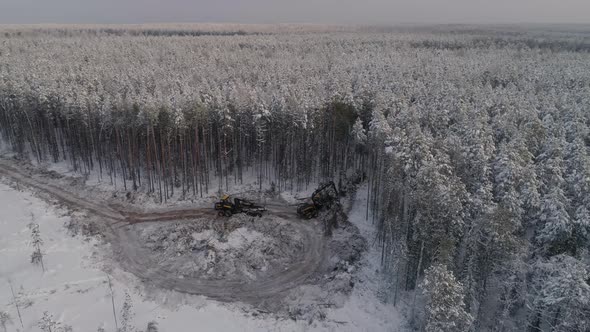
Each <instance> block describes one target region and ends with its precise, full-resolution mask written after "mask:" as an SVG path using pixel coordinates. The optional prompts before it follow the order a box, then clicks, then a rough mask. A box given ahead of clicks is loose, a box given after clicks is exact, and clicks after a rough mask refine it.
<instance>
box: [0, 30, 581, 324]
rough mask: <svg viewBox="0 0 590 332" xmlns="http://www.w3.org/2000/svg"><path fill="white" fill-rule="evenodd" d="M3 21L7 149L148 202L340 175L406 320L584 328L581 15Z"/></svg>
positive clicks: (0, 108)
mask: <svg viewBox="0 0 590 332" xmlns="http://www.w3.org/2000/svg"><path fill="white" fill-rule="evenodd" d="M23 29H24V30H23V31H22V33H21V31H18V32H17V30H14V28H11V29H6V31H5V32H4V33H3V34H2V35H1V36H0V44H1V45H2V47H1V48H0V134H1V137H2V140H3V141H4V142H5V143H6V144H8V145H9V146H10V147H11V148H12V149H13V150H14V151H15V152H16V153H19V154H21V155H23V156H31V158H33V159H35V160H36V161H38V162H41V161H51V162H58V161H64V160H65V161H67V162H69V163H70V164H71V166H72V167H74V168H75V169H77V170H79V171H80V172H83V173H87V172H90V171H96V172H98V173H99V174H100V175H101V176H102V177H103V178H104V179H106V180H108V181H111V182H113V183H116V184H117V185H118V186H122V187H123V188H125V189H126V190H129V191H131V190H143V191H146V192H150V193H153V195H155V196H157V197H158V199H159V200H161V201H162V202H165V201H167V200H168V199H170V198H171V197H182V198H185V197H195V196H196V197H203V196H205V195H210V194H213V193H215V192H218V191H224V190H227V189H228V188H229V187H230V184H231V183H240V182H242V181H245V180H246V177H247V176H251V175H252V174H254V175H255V176H256V178H257V180H258V183H259V185H260V186H261V188H262V186H264V187H267V186H269V185H271V184H274V185H275V186H276V188H277V189H278V190H280V191H285V190H290V191H300V190H303V189H306V188H308V187H314V186H315V185H316V184H317V183H318V182H322V181H325V180H327V179H333V180H335V181H336V183H339V184H340V185H342V183H345V182H346V181H347V180H349V179H352V178H354V177H356V176H359V177H360V178H361V179H362V180H363V181H366V183H367V186H366V187H361V188H364V189H363V190H367V192H366V194H368V197H369V203H368V205H367V207H366V208H367V211H366V214H367V217H368V218H372V220H373V221H374V223H375V224H376V225H378V229H379V237H378V239H375V240H376V241H377V243H378V244H379V245H380V247H381V248H382V259H381V261H382V266H383V268H382V275H383V278H384V279H385V281H386V282H385V283H384V285H385V288H384V292H385V293H386V294H387V300H388V301H391V302H392V303H394V304H395V305H399V306H407V308H408V311H409V316H410V319H411V322H412V324H413V327H414V328H416V329H425V330H427V331H467V330H472V331H482V330H494V331H588V330H590V256H589V253H588V249H590V233H589V232H590V148H589V147H590V130H589V128H590V67H589V64H590V32H589V31H590V28H589V29H585V28H583V27H571V28H568V27H559V28H552V27H535V28H531V29H524V28H519V27H460V26H459V27H451V26H449V27H438V28H420V29H418V28H416V29H409V28H404V29H401V28H400V29H385V28H368V27H366V28H358V29H348V30H347V29H336V28H334V29H329V30H327V31H326V32H321V31H320V32H318V31H316V30H317V29H318V28H317V27H314V29H310V31H306V30H305V29H302V30H301V31H299V30H297V29H292V30H288V29H286V30H283V31H281V32H280V33H272V31H271V30H269V29H263V30H259V31H258V30H252V31H250V30H248V29H245V30H244V29H243V27H240V28H239V29H237V30H231V29H230V30H228V31H223V30H215V31H212V32H210V33H208V32H207V31H199V30H191V29H190V28H189V27H185V28H184V29H186V30H179V29H181V28H179V27H174V28H173V29H169V30H166V29H162V30H156V29H152V30H145V31H144V32H141V33H140V32H138V31H141V30H137V29H135V30H133V32H131V33H123V32H124V31H125V30H124V28H118V27H117V28H113V29H98V28H97V29H95V30H94V29H87V28H68V29H69V30H68V29H66V28H63V29H61V28H60V29H56V30H55V31H53V30H51V29H47V30H34V29H31V28H26V29H25V28H23ZM64 29H65V30H64ZM64 31H66V32H67V33H66V32H64ZM232 31H233V32H235V33H233V32H232Z"/></svg>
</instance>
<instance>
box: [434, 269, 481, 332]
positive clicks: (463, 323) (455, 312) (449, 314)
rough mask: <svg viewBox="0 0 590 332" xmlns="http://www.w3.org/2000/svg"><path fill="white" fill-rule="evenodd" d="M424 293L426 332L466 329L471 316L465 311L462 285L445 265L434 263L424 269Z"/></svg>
mask: <svg viewBox="0 0 590 332" xmlns="http://www.w3.org/2000/svg"><path fill="white" fill-rule="evenodd" d="M422 288H423V290H424V294H425V295H426V319H425V325H426V327H425V330H426V331H427V332H456V331H467V330H468V329H469V327H470V326H471V323H472V321H473V317H472V316H471V315H470V314H468V313H467V312H466V311H465V304H464V303H463V297H464V293H463V286H462V285H461V283H460V282H458V281H457V280H456V279H455V277H454V276H453V273H452V272H451V271H449V270H448V269H447V267H446V265H442V264H434V265H432V266H431V267H430V268H428V269H427V270H426V273H425V276H424V281H423V283H422Z"/></svg>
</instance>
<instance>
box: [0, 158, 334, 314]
mask: <svg viewBox="0 0 590 332" xmlns="http://www.w3.org/2000/svg"><path fill="white" fill-rule="evenodd" d="M0 176H4V177H7V178H9V179H12V180H15V181H18V183H20V184H21V185H26V186H28V187H30V188H34V189H36V190H38V191H40V192H43V193H45V194H49V195H50V196H52V197H54V198H56V199H58V200H59V201H60V202H61V203H63V204H65V205H67V206H68V207H70V208H72V209H82V210H85V211H87V212H88V213H89V214H92V215H94V216H96V217H98V219H99V220H101V221H102V222H104V223H106V225H107V226H108V227H107V228H108V229H109V230H110V232H109V233H110V234H105V236H106V238H107V241H109V242H110V243H111V244H112V246H113V248H114V250H115V251H116V254H117V256H118V259H119V260H120V261H119V263H120V266H121V268H123V269H124V270H126V271H128V272H130V273H133V274H134V275H135V276H137V277H138V278H140V279H142V280H143V281H144V282H146V283H148V284H152V285H154V286H157V287H161V288H165V289H171V290H175V291H178V292H182V293H190V294H197V295H204V296H207V297H210V298H213V299H216V300H219V301H243V302H248V303H252V304H259V303H264V302H265V301H268V300H270V299H272V298H277V297H280V296H282V295H283V294H284V292H285V291H288V290H290V289H292V288H294V287H297V286H299V285H301V284H303V283H305V282H306V280H307V279H308V278H309V277H310V276H311V275H312V274H314V272H315V271H316V270H317V268H318V267H319V266H320V264H321V263H322V260H323V259H324V240H323V236H322V234H321V232H318V231H317V227H314V225H313V224H311V223H309V222H302V221H299V220H293V222H294V225H296V226H297V227H298V229H299V231H300V232H301V233H302V234H304V237H303V238H304V244H303V245H304V250H303V255H302V256H301V258H300V259H299V260H298V261H296V262H295V263H294V264H292V265H290V266H288V267H286V268H285V269H284V270H280V271H274V272H271V273H269V274H268V275H266V276H265V277H262V278H260V279H257V280H254V281H247V282H246V281H235V280H207V279H202V278H197V277H182V276H179V275H177V274H176V273H175V272H174V271H166V270H165V269H163V268H161V267H160V264H159V262H158V261H156V260H155V259H154V258H153V255H151V254H150V252H149V250H148V249H147V248H145V247H143V246H142V243H141V242H140V240H139V238H138V236H137V234H136V232H135V231H134V229H133V225H134V224H137V223H143V222H156V221H167V220H181V219H194V218H202V217H209V216H210V217H211V218H216V213H215V212H214V211H213V209H211V208H195V209H176V210H175V209H166V210H157V211H147V212H137V211H130V210H129V211H127V210H125V209H124V208H123V207H118V206H117V207H115V206H112V205H109V204H108V203H107V202H102V201H100V200H97V199H96V198H95V197H85V196H84V193H77V192H76V191H75V190H68V188H66V187H64V186H59V185H57V183H55V181H54V180H52V179H50V178H47V177H44V176H42V175H38V174H31V173H30V172H28V171H25V170H22V169H20V168H18V167H17V166H16V165H15V163H13V162H11V161H9V160H3V159H0ZM268 213H269V214H273V215H276V216H280V217H281V218H284V219H296V218H297V217H296V215H295V213H294V212H292V211H290V209H288V208H285V207H280V206H271V207H270V208H269V211H268Z"/></svg>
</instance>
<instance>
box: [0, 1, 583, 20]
mask: <svg viewBox="0 0 590 332" xmlns="http://www.w3.org/2000/svg"><path fill="white" fill-rule="evenodd" d="M152 22H237V23H352V24H396V23H526V22H532V23H590V0H213V1H205V0H0V24H6V23H152Z"/></svg>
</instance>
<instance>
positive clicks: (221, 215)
mask: <svg viewBox="0 0 590 332" xmlns="http://www.w3.org/2000/svg"><path fill="white" fill-rule="evenodd" d="M217 215H218V216H220V217H223V216H225V213H223V211H219V212H217Z"/></svg>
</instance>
